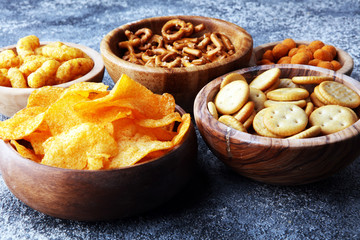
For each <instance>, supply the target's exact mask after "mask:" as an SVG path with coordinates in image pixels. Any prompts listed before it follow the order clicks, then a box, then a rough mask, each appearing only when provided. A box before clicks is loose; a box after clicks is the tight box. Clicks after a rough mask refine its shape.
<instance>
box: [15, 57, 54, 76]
mask: <svg viewBox="0 0 360 240" xmlns="http://www.w3.org/2000/svg"><path fill="white" fill-rule="evenodd" d="M47 60H49V58H47V57H44V56H42V55H31V56H27V57H25V58H24V63H23V64H21V66H20V67H19V70H20V71H21V72H22V73H23V75H24V76H25V77H28V76H29V75H30V74H31V73H33V72H35V71H36V70H37V69H38V68H39V67H41V65H42V64H43V63H44V62H46V61H47Z"/></svg>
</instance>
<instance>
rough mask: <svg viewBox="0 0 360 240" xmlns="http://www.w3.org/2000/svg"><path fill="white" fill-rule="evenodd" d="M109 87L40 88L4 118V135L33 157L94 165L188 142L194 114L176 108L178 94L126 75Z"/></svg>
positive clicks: (111, 164) (133, 159) (128, 160)
mask: <svg viewBox="0 0 360 240" xmlns="http://www.w3.org/2000/svg"><path fill="white" fill-rule="evenodd" d="M107 88H108V86H106V85H104V84H102V83H90V82H81V83H77V84H74V85H72V86H70V87H69V88H67V89H63V88H58V87H51V86H46V87H42V88H39V89H37V90H35V91H34V92H33V93H32V94H31V95H30V97H29V99H28V104H27V106H26V108H24V109H22V110H20V111H19V112H18V113H16V114H15V115H14V116H13V117H12V118H10V119H8V120H6V121H3V122H0V138H1V139H3V140H5V141H10V142H11V144H12V145H13V146H14V147H15V148H16V150H17V151H18V152H19V153H20V154H21V155H22V156H23V157H25V158H28V159H31V160H33V161H36V162H39V163H42V164H46V165H50V166H54V167H60V168H70V169H88V170H98V169H114V168H121V167H124V166H131V165H134V164H136V163H139V162H144V161H148V160H150V159H154V158H157V157H159V156H162V155H164V154H166V153H167V152H168V151H170V150H172V149H173V148H174V147H175V146H177V145H179V144H180V143H181V142H182V140H183V138H184V136H185V134H186V133H187V131H188V129H189V127H190V123H191V119H190V115H189V114H183V115H182V116H181V115H180V114H179V113H178V112H176V111H175V100H174V98H173V96H172V95H170V94H167V93H164V94H162V95H158V94H154V93H152V92H151V91H150V90H148V89H147V88H145V87H144V86H142V85H141V84H139V83H137V82H135V81H134V80H132V79H130V78H129V77H128V76H126V75H122V76H121V78H120V79H119V81H118V82H117V83H116V84H115V86H114V88H113V89H112V90H111V91H107ZM174 129H175V130H174Z"/></svg>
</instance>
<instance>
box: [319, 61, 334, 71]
mask: <svg viewBox="0 0 360 240" xmlns="http://www.w3.org/2000/svg"><path fill="white" fill-rule="evenodd" d="M317 66H318V67H322V68H327V69H330V70H334V66H333V65H332V64H331V62H329V61H320V62H319V63H318V65H317Z"/></svg>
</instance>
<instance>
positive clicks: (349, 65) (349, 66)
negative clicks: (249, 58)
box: [253, 40, 354, 75]
mask: <svg viewBox="0 0 360 240" xmlns="http://www.w3.org/2000/svg"><path fill="white" fill-rule="evenodd" d="M294 41H295V43H296V44H297V45H298V44H304V45H309V44H310V43H311V42H312V41H307V40H294ZM279 43H282V41H275V42H269V43H264V44H261V45H259V46H256V47H255V48H254V50H253V58H254V59H253V61H254V63H253V65H256V61H257V59H256V53H257V52H258V51H260V50H261V49H263V48H267V47H273V46H275V45H276V44H279ZM332 46H334V47H335V49H336V51H337V52H338V53H340V54H341V56H343V58H344V59H346V61H345V62H344V64H343V66H342V67H341V68H340V69H339V70H337V71H336V72H338V73H344V74H347V75H350V74H351V72H352V70H353V68H354V60H353V58H352V57H351V55H350V54H349V53H348V52H346V51H345V50H343V49H341V48H338V47H336V46H335V45H332Z"/></svg>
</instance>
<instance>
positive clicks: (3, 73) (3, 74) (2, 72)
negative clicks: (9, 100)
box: [0, 68, 11, 87]
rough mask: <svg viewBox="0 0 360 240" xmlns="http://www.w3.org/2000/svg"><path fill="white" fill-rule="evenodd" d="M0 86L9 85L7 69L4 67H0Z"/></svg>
mask: <svg viewBox="0 0 360 240" xmlns="http://www.w3.org/2000/svg"><path fill="white" fill-rule="evenodd" d="M0 86H3V87H11V83H10V79H9V77H8V70H7V69H6V68H1V69H0Z"/></svg>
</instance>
